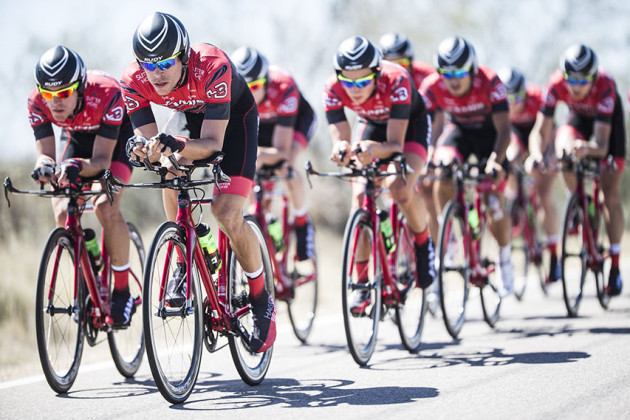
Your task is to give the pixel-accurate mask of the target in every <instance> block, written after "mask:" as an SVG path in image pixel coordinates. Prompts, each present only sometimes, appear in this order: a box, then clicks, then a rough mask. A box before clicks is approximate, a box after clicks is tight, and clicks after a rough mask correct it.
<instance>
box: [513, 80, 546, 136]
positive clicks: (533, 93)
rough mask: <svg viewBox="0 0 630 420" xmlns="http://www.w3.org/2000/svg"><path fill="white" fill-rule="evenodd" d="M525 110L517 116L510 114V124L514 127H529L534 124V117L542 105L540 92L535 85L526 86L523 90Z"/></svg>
mask: <svg viewBox="0 0 630 420" xmlns="http://www.w3.org/2000/svg"><path fill="white" fill-rule="evenodd" d="M525 92H526V95H527V96H526V97H525V108H524V109H523V112H521V113H519V114H513V113H511V112H510V122H511V123H512V125H515V126H522V127H529V126H533V125H534V123H535V122H536V115H537V114H538V111H539V110H540V106H541V105H542V90H541V89H540V88H539V87H538V86H535V85H530V84H528V85H527V87H526V88H525Z"/></svg>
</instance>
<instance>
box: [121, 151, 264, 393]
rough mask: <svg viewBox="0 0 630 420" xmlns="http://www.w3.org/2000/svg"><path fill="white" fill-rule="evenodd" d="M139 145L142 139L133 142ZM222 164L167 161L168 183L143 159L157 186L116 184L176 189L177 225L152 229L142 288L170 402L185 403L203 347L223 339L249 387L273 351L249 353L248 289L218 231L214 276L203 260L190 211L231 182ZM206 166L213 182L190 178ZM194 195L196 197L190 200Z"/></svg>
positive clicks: (153, 362)
mask: <svg viewBox="0 0 630 420" xmlns="http://www.w3.org/2000/svg"><path fill="white" fill-rule="evenodd" d="M130 141H131V140H130ZM136 141H142V139H139V140H138V139H133V142H134V143H135V142H136ZM222 159H223V153H221V152H217V153H215V154H214V155H213V156H211V157H210V158H208V159H205V160H202V161H195V162H193V164H192V165H179V164H178V163H177V161H176V160H175V159H174V158H173V157H172V156H170V161H171V163H172V165H173V167H174V168H175V169H176V170H178V171H179V173H180V175H175V176H174V177H172V178H171V179H167V178H168V176H169V175H170V171H169V170H168V169H167V168H166V167H164V166H160V165H159V162H158V163H156V164H151V163H150V162H149V161H148V160H145V162H144V164H145V167H146V169H147V170H149V171H151V172H154V173H156V174H158V175H159V176H160V181H159V182H155V183H136V184H117V185H119V186H121V187H131V188H156V189H163V188H169V189H173V190H177V191H178V195H177V202H178V210H177V221H176V222H170V221H167V222H164V223H162V224H161V225H160V226H159V227H158V228H157V230H156V231H155V235H154V237H153V241H152V242H151V247H150V249H149V253H148V255H147V264H146V269H145V270H144V290H143V296H144V302H146V304H145V305H144V306H143V314H144V332H145V339H146V345H147V359H148V360H149V366H150V367H151V373H152V374H153V379H154V380H155V383H156V385H157V387H158V389H159V391H160V393H161V394H162V396H163V397H164V398H165V399H166V400H167V401H169V402H171V403H173V404H180V403H182V402H184V401H186V399H187V398H188V397H189V396H190V394H191V393H192V390H193V388H194V385H195V383H196V381H197V376H198V374H199V368H200V365H201V356H202V345H205V347H206V349H207V350H208V351H209V352H211V353H212V352H214V351H216V350H218V349H220V348H222V347H224V346H222V347H219V348H217V344H218V340H219V336H224V337H227V340H228V344H229V348H230V352H231V354H232V360H233V361H234V364H235V366H236V370H237V371H238V373H239V375H240V376H241V378H242V379H243V381H244V382H245V383H247V384H248V385H257V384H259V383H261V382H262V381H263V379H264V378H265V375H266V373H267V370H268V369H269V364H270V363H271V355H272V352H273V346H272V347H270V348H269V349H267V350H266V351H265V352H262V353H254V352H253V351H252V350H251V349H250V348H249V342H250V337H251V335H252V332H253V327H254V325H253V319H252V315H251V310H250V309H251V306H250V304H249V293H248V291H249V286H248V282H247V278H246V276H245V274H244V272H243V269H242V268H241V266H240V264H239V262H238V260H237V259H236V256H235V254H234V252H233V251H232V249H231V248H230V242H229V239H228V237H227V236H226V235H225V234H224V233H223V232H222V231H220V230H219V233H218V252H219V256H220V261H221V264H220V266H219V268H218V270H217V271H216V272H215V271H214V269H211V268H210V267H209V265H208V263H207V260H206V258H205V256H204V251H202V247H201V246H200V244H199V239H198V236H197V232H196V230H195V227H196V226H197V225H198V224H199V222H196V221H195V218H194V217H193V209H194V208H198V209H199V210H200V211H201V210H202V207H201V205H202V204H210V203H212V201H213V199H212V197H209V198H205V197H204V195H205V192H204V190H203V189H202V187H203V186H205V185H212V184H217V183H219V182H227V181H229V180H230V178H229V177H228V176H227V175H225V174H223V172H222V171H221V168H220V166H219V163H220V162H221V160H222ZM210 165H212V166H213V167H212V174H213V176H212V179H208V178H204V179H193V177H192V175H193V172H194V170H195V169H196V168H198V167H208V166H210ZM191 191H192V192H193V193H195V194H200V195H201V197H200V198H193V197H191V195H190V192H191ZM201 216H202V214H200V215H199V219H201ZM246 220H247V223H248V224H249V227H250V228H251V229H252V230H253V232H254V233H255V235H256V238H257V240H258V246H259V249H260V252H261V254H262V260H263V267H264V275H265V285H266V286H265V287H266V289H267V291H268V292H269V293H270V294H271V295H272V296H273V269H272V265H271V258H270V256H269V252H268V250H267V245H266V243H265V239H264V236H263V234H262V232H261V230H260V227H259V226H258V224H257V223H256V221H255V220H254V218H253V217H250V216H246ZM178 255H179V256H180V258H181V260H183V261H185V270H186V271H185V273H186V274H185V275H184V276H183V277H184V280H183V282H182V283H180V284H174V285H173V286H174V290H179V291H180V292H181V293H182V294H183V295H184V296H185V299H182V300H183V302H181V303H179V304H174V303H173V301H172V300H171V297H169V282H173V281H175V279H178V275H177V273H176V271H177V270H178V264H177V262H178ZM202 343H203V344H202Z"/></svg>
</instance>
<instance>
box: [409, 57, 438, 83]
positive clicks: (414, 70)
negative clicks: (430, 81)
mask: <svg viewBox="0 0 630 420" xmlns="http://www.w3.org/2000/svg"><path fill="white" fill-rule="evenodd" d="M431 73H435V69H434V68H433V67H432V66H430V65H428V64H426V63H423V62H422V61H412V62H411V77H413V82H414V83H415V84H416V87H417V88H420V86H421V85H422V82H423V81H424V79H426V78H427V76H429V75H430V74H431Z"/></svg>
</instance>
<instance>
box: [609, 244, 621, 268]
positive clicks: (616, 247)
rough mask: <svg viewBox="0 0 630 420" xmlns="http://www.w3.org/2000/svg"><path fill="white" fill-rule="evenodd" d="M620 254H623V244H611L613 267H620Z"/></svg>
mask: <svg viewBox="0 0 630 420" xmlns="http://www.w3.org/2000/svg"><path fill="white" fill-rule="evenodd" d="M619 254H621V244H610V262H611V265H612V266H613V267H616V268H619Z"/></svg>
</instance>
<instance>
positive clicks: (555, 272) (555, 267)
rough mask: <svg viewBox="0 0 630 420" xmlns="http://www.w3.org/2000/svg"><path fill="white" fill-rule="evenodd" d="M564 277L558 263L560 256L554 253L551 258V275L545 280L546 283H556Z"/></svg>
mask: <svg viewBox="0 0 630 420" xmlns="http://www.w3.org/2000/svg"><path fill="white" fill-rule="evenodd" d="M561 277H562V273H561V271H560V265H559V264H558V257H556V256H555V255H552V256H551V258H550V259H549V276H548V277H547V279H546V280H545V283H546V284H551V283H554V282H556V281H558V280H560V278H561Z"/></svg>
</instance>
